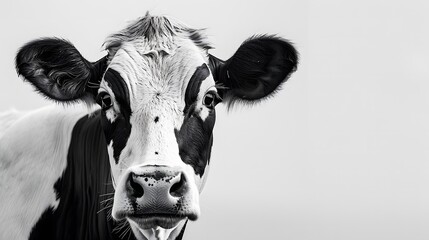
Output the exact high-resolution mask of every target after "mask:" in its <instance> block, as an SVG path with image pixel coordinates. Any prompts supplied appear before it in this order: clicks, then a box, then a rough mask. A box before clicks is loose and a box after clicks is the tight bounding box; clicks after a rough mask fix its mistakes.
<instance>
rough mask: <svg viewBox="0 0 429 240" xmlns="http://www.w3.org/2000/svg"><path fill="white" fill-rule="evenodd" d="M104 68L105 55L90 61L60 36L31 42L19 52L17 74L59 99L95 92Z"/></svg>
mask: <svg viewBox="0 0 429 240" xmlns="http://www.w3.org/2000/svg"><path fill="white" fill-rule="evenodd" d="M105 68H106V58H105V57H104V58H102V59H100V60H99V61H97V62H95V63H91V62H89V61H87V60H86V59H85V58H83V57H82V55H81V54H80V53H79V51H78V50H77V49H76V48H75V47H74V46H73V45H72V44H71V43H70V42H68V41H66V40H62V39H57V38H45V39H39V40H34V41H32V42H29V43H27V44H26V45H24V46H23V47H22V48H21V49H20V50H19V51H18V54H17V56H16V70H17V72H18V74H19V75H21V76H23V77H24V78H25V79H26V80H28V81H29V82H30V83H31V84H33V85H34V86H35V87H36V89H37V90H38V91H40V92H41V93H42V94H43V95H45V96H47V97H48V98H51V99H54V100H57V101H72V100H77V99H81V98H83V97H84V96H85V95H86V94H87V93H90V94H93V95H94V94H95V93H96V91H97V88H98V84H99V82H100V79H101V77H102V74H103V72H104V70H105ZM94 88H95V89H94Z"/></svg>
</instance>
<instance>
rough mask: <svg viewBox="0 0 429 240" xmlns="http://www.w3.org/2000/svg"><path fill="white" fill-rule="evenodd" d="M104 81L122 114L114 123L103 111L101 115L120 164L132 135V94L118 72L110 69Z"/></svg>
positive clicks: (107, 135) (108, 139)
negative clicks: (120, 157) (122, 153)
mask: <svg viewBox="0 0 429 240" xmlns="http://www.w3.org/2000/svg"><path fill="white" fill-rule="evenodd" d="M104 80H105V81H106V82H107V83H108V85H109V87H110V88H111V89H112V91H113V94H114V95H115V99H116V101H117V102H118V104H119V108H120V113H119V114H118V116H117V117H116V119H115V121H114V122H113V123H111V122H110V121H109V120H108V119H107V117H106V114H105V112H104V111H102V114H101V124H102V126H103V130H104V135H105V136H106V141H107V144H109V143H110V142H111V141H113V157H114V158H115V163H116V164H118V162H119V156H120V155H121V152H122V150H123V149H124V148H125V145H126V144H127V141H128V138H129V137H130V134H131V123H130V118H131V114H132V112H131V107H130V93H129V90H128V87H127V84H126V83H125V81H124V79H123V78H122V77H121V75H120V74H119V73H118V72H117V71H115V70H113V69H111V68H109V69H108V70H107V71H106V74H105V75H104Z"/></svg>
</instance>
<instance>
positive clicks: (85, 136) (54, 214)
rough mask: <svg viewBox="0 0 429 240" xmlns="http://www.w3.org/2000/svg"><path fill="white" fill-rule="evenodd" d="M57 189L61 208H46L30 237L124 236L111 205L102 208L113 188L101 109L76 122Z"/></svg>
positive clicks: (82, 239)
mask: <svg viewBox="0 0 429 240" xmlns="http://www.w3.org/2000/svg"><path fill="white" fill-rule="evenodd" d="M54 189H55V191H56V193H57V197H58V198H59V200H60V203H59V205H58V208H57V209H56V210H54V209H53V208H51V207H49V208H48V209H46V211H45V212H44V213H43V215H42V216H41V218H40V219H39V221H38V222H37V224H36V225H35V226H34V227H33V229H32V232H31V234H30V237H29V239H30V240H40V239H44V240H60V239H61V240H76V239H80V240H93V239H106V240H119V239H121V238H120V237H119V236H120V235H121V234H122V231H123V230H125V228H124V229H123V230H119V231H114V228H115V223H114V222H113V220H108V217H109V215H110V211H109V210H110V208H109V207H107V208H106V209H103V208H104V207H106V206H108V205H104V204H101V202H102V201H103V200H105V199H108V198H110V197H112V196H113V195H106V194H109V193H113V192H114V190H113V187H112V185H111V176H110V164H109V157H108V154H107V146H106V142H105V138H104V136H103V131H102V127H101V123H100V112H99V111H98V112H97V113H95V116H93V117H87V116H85V117H83V118H82V119H80V120H79V121H78V122H77V123H76V125H75V127H74V129H73V132H72V137H71V141H70V146H69V152H68V156H67V167H66V170H65V171H64V173H63V175H62V177H61V178H60V179H58V181H57V182H56V183H55V186H54ZM107 204H110V202H108V203H107ZM102 209H103V210H102ZM110 219H111V218H110ZM126 237H128V235H127V236H126ZM130 239H135V238H134V236H131V237H130Z"/></svg>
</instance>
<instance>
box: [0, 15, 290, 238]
mask: <svg viewBox="0 0 429 240" xmlns="http://www.w3.org/2000/svg"><path fill="white" fill-rule="evenodd" d="M103 46H104V48H105V50H107V54H106V56H105V57H103V58H101V59H99V60H98V61H95V62H90V61H88V60H86V59H85V58H84V57H83V56H82V55H81V54H80V52H79V51H78V50H77V49H76V48H75V47H74V46H73V45H72V44H71V43H70V42H69V41H66V40H64V39H60V38H41V39H37V40H34V41H31V42H29V43H27V44H25V45H24V46H23V47H22V48H21V49H19V51H18V53H17V56H16V69H17V72H18V74H19V75H20V76H22V78H23V79H24V80H25V81H27V82H29V83H30V84H31V85H33V86H34V88H35V89H36V90H37V91H38V92H39V93H40V94H41V95H43V96H44V97H46V98H48V99H51V100H53V101H54V102H56V103H61V104H53V105H52V106H47V107H44V108H42V109H38V110H35V111H30V112H26V113H22V112H10V113H4V114H2V115H0V124H1V127H0V180H1V181H0V190H1V192H2V197H1V198H0V213H1V214H0V222H1V227H0V228H1V231H0V239H18V240H20V239H30V240H35V239H44V240H53V239H61V240H69V239H70V240H71V239H89V240H94V239H104V240H109V239H112V240H116V239H138V240H142V239H149V240H152V239H162V240H165V239H182V237H183V234H184V231H185V227H186V224H187V222H188V221H189V220H191V221H194V220H197V219H198V217H199V216H200V205H199V194H200V192H201V191H202V189H203V187H204V183H205V180H206V177H207V172H208V169H209V166H210V154H211V147H212V144H213V127H214V124H215V118H216V114H215V107H216V105H217V104H219V103H223V104H226V105H227V106H228V107H231V106H233V105H235V104H253V103H256V102H259V101H261V100H264V99H267V98H269V97H270V96H272V95H273V94H274V93H275V92H276V91H277V90H278V89H279V86H280V85H282V83H284V82H285V81H286V80H287V79H288V78H289V77H290V75H291V74H292V73H293V72H294V71H295V70H296V68H297V64H298V53H297V51H296V49H295V48H294V47H293V46H292V44H291V43H290V42H289V41H288V40H285V39H283V38H280V37H277V36H275V35H256V36H253V37H250V38H249V39H247V40H246V41H244V42H243V43H242V45H241V46H240V47H239V48H238V49H237V51H236V52H235V53H234V54H233V56H232V57H231V58H229V59H228V60H221V59H219V58H216V57H215V56H213V55H211V54H210V53H209V50H210V49H211V48H212V46H211V45H210V44H209V43H208V41H207V37H206V35H205V33H204V30H201V29H194V28H191V27H188V26H187V25H185V24H183V23H181V22H179V21H176V20H174V19H171V18H169V17H165V16H152V15H150V14H149V13H147V14H146V15H145V16H143V17H141V18H139V19H137V20H135V21H134V22H132V23H130V24H129V25H128V26H127V27H126V28H124V29H123V30H121V31H119V32H117V33H114V34H112V35H110V36H109V37H107V39H106V41H105V43H104V45H103Z"/></svg>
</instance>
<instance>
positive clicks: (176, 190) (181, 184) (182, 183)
mask: <svg viewBox="0 0 429 240" xmlns="http://www.w3.org/2000/svg"><path fill="white" fill-rule="evenodd" d="M185 192H186V178H185V176H183V174H180V180H179V181H178V182H176V183H174V184H173V186H171V188H170V195H171V196H173V197H182V196H183V195H184V194H185Z"/></svg>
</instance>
